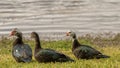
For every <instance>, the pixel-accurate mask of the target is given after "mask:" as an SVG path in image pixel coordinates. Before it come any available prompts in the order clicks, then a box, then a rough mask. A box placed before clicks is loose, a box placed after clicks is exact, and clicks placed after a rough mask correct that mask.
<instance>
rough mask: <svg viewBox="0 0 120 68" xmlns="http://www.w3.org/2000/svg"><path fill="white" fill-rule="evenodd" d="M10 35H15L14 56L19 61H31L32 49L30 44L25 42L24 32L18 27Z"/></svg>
mask: <svg viewBox="0 0 120 68" xmlns="http://www.w3.org/2000/svg"><path fill="white" fill-rule="evenodd" d="M10 36H15V37H16V39H15V41H14V42H13V48H12V56H13V57H14V59H15V60H16V61H17V62H30V61H31V60H32V49H31V48H30V46H29V45H28V44H24V42H23V40H22V33H21V32H20V31H19V30H18V29H17V28H15V29H13V30H12V32H11V34H10Z"/></svg>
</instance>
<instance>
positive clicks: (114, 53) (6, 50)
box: [0, 37, 120, 68]
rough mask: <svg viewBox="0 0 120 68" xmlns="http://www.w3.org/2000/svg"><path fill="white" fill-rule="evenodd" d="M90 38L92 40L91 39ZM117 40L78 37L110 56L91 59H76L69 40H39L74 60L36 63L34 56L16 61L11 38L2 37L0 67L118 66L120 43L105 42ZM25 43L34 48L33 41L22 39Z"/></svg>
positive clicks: (119, 66) (104, 67)
mask: <svg viewBox="0 0 120 68" xmlns="http://www.w3.org/2000/svg"><path fill="white" fill-rule="evenodd" d="M91 39H92V40H91ZM98 40H101V43H102V44H101V43H100V42H99V43H97V44H98V45H97V44H96V42H98ZM112 40H114V41H118V40H120V39H118V37H117V40H116V39H111V40H106V39H100V38H98V39H97V40H96V39H95V38H94V39H93V38H91V37H89V38H88V37H80V40H79V41H80V42H81V43H82V44H88V45H91V46H92V47H94V48H96V49H97V50H99V51H101V52H102V53H103V54H106V55H109V56H111V58H108V59H91V60H82V59H81V60H77V59H76V58H75V57H74V55H73V54H72V52H71V45H72V42H71V40H60V41H41V45H42V47H43V48H51V49H55V50H57V51H59V52H62V53H64V54H66V55H68V56H70V57H71V58H73V59H74V60H75V62H64V63H59V62H56V63H52V62H51V63H38V62H37V61H36V60H35V59H34V57H33V60H32V62H30V63H17V62H16V61H15V60H14V59H13V57H12V55H11V49H12V42H13V41H12V40H8V39H2V40H0V68H120V46H119V45H120V44H116V45H114V44H111V45H109V44H105V45H106V46H105V45H104V46H103V44H104V43H106V41H107V42H110V41H112ZM24 42H25V43H28V44H29V45H30V46H31V47H32V49H33V50H34V41H31V40H24ZM100 45H101V46H100Z"/></svg>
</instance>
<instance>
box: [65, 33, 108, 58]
mask: <svg viewBox="0 0 120 68" xmlns="http://www.w3.org/2000/svg"><path fill="white" fill-rule="evenodd" d="M67 35H68V36H72V38H73V44H72V52H73V54H74V55H75V57H76V58H78V59H94V58H96V59H100V58H109V56H107V55H103V54H102V53H101V52H99V51H98V50H96V49H94V48H93V47H91V46H88V45H82V44H80V43H79V42H78V40H77V39H76V34H75V33H74V32H68V33H67Z"/></svg>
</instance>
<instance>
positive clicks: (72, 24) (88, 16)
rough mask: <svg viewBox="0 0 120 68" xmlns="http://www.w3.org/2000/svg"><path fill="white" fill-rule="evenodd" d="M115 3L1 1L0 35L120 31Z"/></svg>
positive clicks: (92, 0)
mask: <svg viewBox="0 0 120 68" xmlns="http://www.w3.org/2000/svg"><path fill="white" fill-rule="evenodd" d="M119 6H120V1H119V0H59V1H58V0H1V1H0V36H1V35H8V34H9V32H10V30H11V29H13V28H19V29H20V30H21V31H22V32H23V33H24V34H25V35H29V33H30V32H32V31H36V32H38V33H39V34H40V35H41V36H43V37H47V38H49V37H55V38H56V37H58V36H59V37H64V34H65V32H66V31H67V30H73V31H75V32H76V33H77V34H78V35H81V34H85V33H91V32H92V33H101V32H114V33H119V32H120V8H119Z"/></svg>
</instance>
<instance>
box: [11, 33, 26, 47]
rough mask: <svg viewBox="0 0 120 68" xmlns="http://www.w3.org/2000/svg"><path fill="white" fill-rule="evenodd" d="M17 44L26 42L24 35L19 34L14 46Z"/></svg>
mask: <svg viewBox="0 0 120 68" xmlns="http://www.w3.org/2000/svg"><path fill="white" fill-rule="evenodd" d="M16 44H24V43H23V41H22V35H19V36H17V38H16V40H15V41H14V42H13V46H15V45H16Z"/></svg>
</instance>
